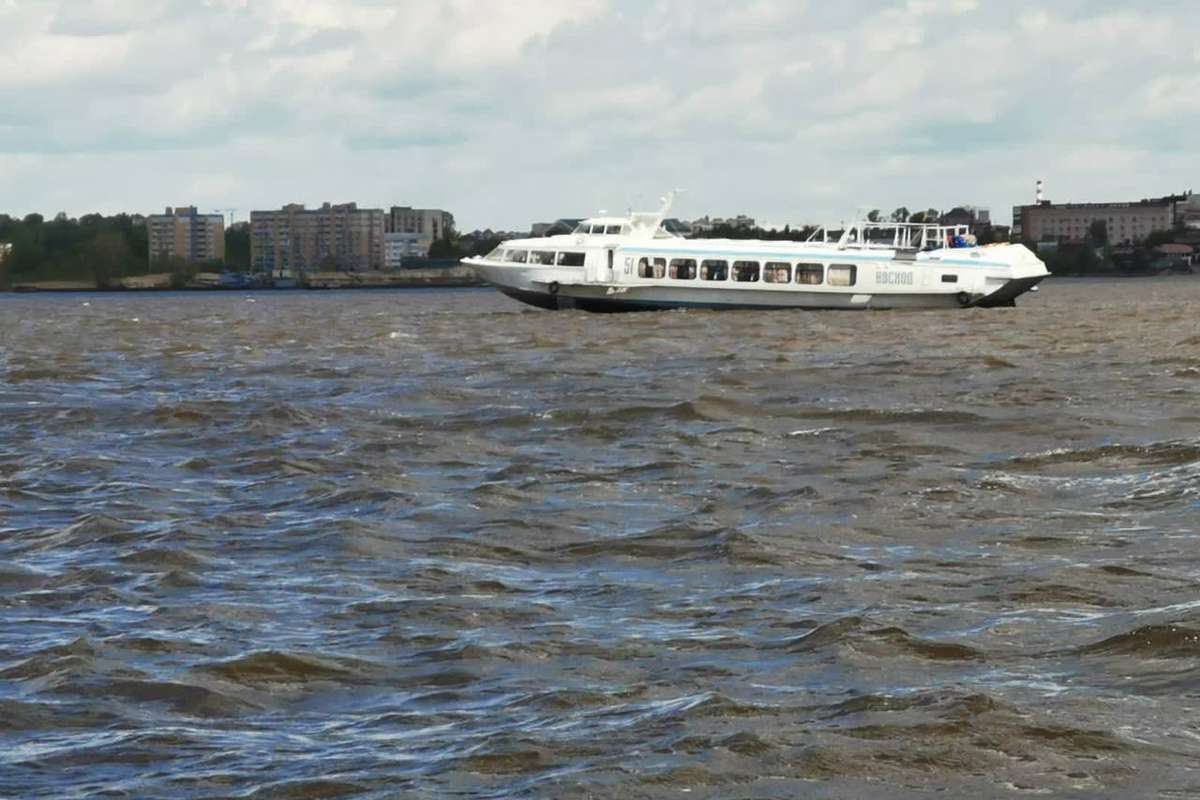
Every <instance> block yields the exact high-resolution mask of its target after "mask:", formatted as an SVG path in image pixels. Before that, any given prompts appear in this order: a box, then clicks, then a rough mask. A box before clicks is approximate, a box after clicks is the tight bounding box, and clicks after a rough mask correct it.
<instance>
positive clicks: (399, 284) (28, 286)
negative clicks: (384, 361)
mask: <svg viewBox="0 0 1200 800" xmlns="http://www.w3.org/2000/svg"><path fill="white" fill-rule="evenodd" d="M220 279H221V276H220V275H218V274H216V273H200V274H198V275H196V276H195V277H194V278H193V279H192V280H191V281H189V282H188V283H187V284H186V285H185V286H184V288H186V289H228V288H236V289H238V290H240V291H255V290H258V289H270V288H273V287H270V286H262V287H258V286H224V285H222V283H221V280H220ZM480 285H482V281H480V280H479V276H477V275H476V274H475V270H473V269H471V268H470V267H464V266H457V267H446V268H441V267H439V268H436V269H405V270H400V271H398V272H315V273H311V274H309V275H308V276H306V278H305V279H304V280H303V282H302V283H301V285H300V287H299V288H302V289H303V288H307V289H402V288H406V287H414V288H416V287H455V286H480ZM170 288H172V281H171V275H170V274H168V273H158V274H150V275H138V276H135V277H130V278H121V279H119V280H115V281H112V282H110V283H108V284H105V285H103V286H102V285H100V284H98V283H96V281H26V282H23V283H14V284H13V286H12V290H13V291H14V292H94V291H100V290H104V291H150V290H162V289H170Z"/></svg>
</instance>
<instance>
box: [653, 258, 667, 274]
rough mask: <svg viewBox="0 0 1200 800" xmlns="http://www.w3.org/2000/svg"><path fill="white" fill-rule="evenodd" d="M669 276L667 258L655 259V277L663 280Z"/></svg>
mask: <svg viewBox="0 0 1200 800" xmlns="http://www.w3.org/2000/svg"><path fill="white" fill-rule="evenodd" d="M666 274H667V260H666V259H665V258H656V259H654V277H656V278H663V277H666Z"/></svg>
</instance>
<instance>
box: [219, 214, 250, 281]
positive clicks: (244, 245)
mask: <svg viewBox="0 0 1200 800" xmlns="http://www.w3.org/2000/svg"><path fill="white" fill-rule="evenodd" d="M225 265H226V266H227V267H229V268H230V269H232V270H233V271H235V272H249V271H250V228H249V227H246V226H245V225H238V226H231V227H229V228H226V229H225Z"/></svg>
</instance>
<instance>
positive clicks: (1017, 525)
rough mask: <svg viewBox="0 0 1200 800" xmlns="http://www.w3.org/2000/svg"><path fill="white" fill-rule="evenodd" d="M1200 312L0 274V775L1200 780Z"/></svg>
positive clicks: (600, 789) (649, 782)
mask: <svg viewBox="0 0 1200 800" xmlns="http://www.w3.org/2000/svg"><path fill="white" fill-rule="evenodd" d="M1197 309H1200V280H1194V279H1178V280H1165V281H1140V282H1134V281H1126V282H1070V281H1064V282H1057V283H1053V282H1052V283H1051V284H1049V285H1047V286H1045V288H1044V291H1043V292H1042V293H1041V295H1039V296H1038V297H1036V298H1033V299H1032V300H1030V301H1027V302H1024V303H1023V305H1022V307H1021V308H1018V309H1014V310H999V311H978V310H977V311H968V312H952V313H940V312H933V313H911V314H903V313H859V314H850V313H842V314H838V313H803V312H778V313H762V312H755V313H737V312H726V313H711V312H674V313H659V314H644V315H629V316H607V317H606V316H589V315H585V314H582V313H573V312H570V313H569V312H561V313H546V312H538V311H532V310H530V311H526V310H524V309H523V308H521V307H519V306H517V305H516V304H515V303H513V302H512V301H509V300H507V299H505V298H503V297H500V296H499V295H495V294H492V293H489V292H486V291H458V292H431V291H417V292H395V293H391V292H389V293H281V294H257V295H254V296H252V297H247V296H245V295H243V294H237V293H228V294H188V295H142V296H139V295H107V296H100V295H69V296H54V297H49V296H38V297H27V296H26V297H21V296H4V297H0V796H4V797H14V798H15V797H21V798H25V797H46V798H50V797H54V798H73V797H91V796H105V797H131V798H144V797H168V798H172V799H173V800H184V799H185V798H217V797H253V798H327V797H354V798H358V797H363V798H391V797H413V798H434V797H439V798H440V797H476V796H478V797H556V798H585V797H626V798H642V797H647V798H659V797H681V796H686V797H697V798H699V797H711V798H727V797H737V798H783V797H797V796H810V797H862V796H867V795H872V796H880V797H904V796H922V795H924V794H925V793H926V792H933V791H935V790H945V791H943V796H963V795H966V794H968V793H970V794H972V795H975V796H1021V795H1023V794H1025V793H1030V792H1038V791H1040V792H1046V793H1050V794H1053V795H1054V796H1060V797H1091V796H1095V795H1097V794H1102V795H1105V796H1146V795H1155V794H1159V795H1160V796H1163V797H1185V796H1200V532H1198V530H1197V529H1198V527H1200V398H1198V389H1200V323H1198V316H1197Z"/></svg>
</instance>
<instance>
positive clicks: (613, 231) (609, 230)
mask: <svg viewBox="0 0 1200 800" xmlns="http://www.w3.org/2000/svg"><path fill="white" fill-rule="evenodd" d="M604 232H605V233H606V234H608V235H609V236H616V235H617V234H619V233H620V232H621V226H620V225H609V226H607V227H605V229H604Z"/></svg>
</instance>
